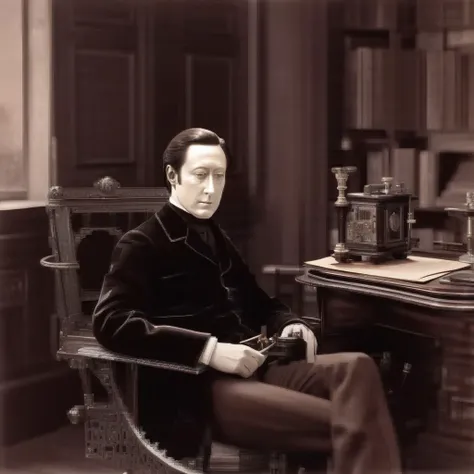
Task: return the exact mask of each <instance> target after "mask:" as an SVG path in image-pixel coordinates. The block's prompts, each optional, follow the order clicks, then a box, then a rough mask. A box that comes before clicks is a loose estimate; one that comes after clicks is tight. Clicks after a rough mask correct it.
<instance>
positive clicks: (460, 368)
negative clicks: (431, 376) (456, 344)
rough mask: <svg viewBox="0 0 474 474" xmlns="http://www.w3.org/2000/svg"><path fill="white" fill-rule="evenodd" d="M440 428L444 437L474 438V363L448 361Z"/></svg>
mask: <svg viewBox="0 0 474 474" xmlns="http://www.w3.org/2000/svg"><path fill="white" fill-rule="evenodd" d="M438 428H439V431H440V432H442V433H443V434H447V435H456V436H461V437H466V438H470V439H474V361H472V362H470V361H469V362H468V361H461V360H445V361H444V363H443V366H442V370H441V388H440V392H439V424H438Z"/></svg>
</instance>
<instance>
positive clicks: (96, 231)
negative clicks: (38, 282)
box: [43, 177, 168, 345]
mask: <svg viewBox="0 0 474 474" xmlns="http://www.w3.org/2000/svg"><path fill="white" fill-rule="evenodd" d="M167 200H168V191H167V190H166V189H165V188H122V187H121V186H120V184H119V183H118V182H117V181H115V180H114V179H113V178H110V177H105V178H102V179H100V180H98V181H97V182H96V183H94V186H93V187H90V188H85V187H84V188H62V187H60V186H55V187H52V188H51V190H50V193H49V204H48V210H47V212H48V214H49V222H50V244H51V247H52V252H53V253H52V255H51V256H50V257H47V258H46V259H43V264H44V265H45V266H51V267H52V268H55V269H58V267H59V268H60V269H61V271H60V272H55V274H56V300H57V305H56V306H57V312H58V317H59V319H60V336H59V337H60V340H59V344H60V345H61V344H62V342H63V341H64V339H65V338H71V337H92V336H91V323H92V321H91V314H92V311H93V309H94V307H95V304H96V302H97V299H98V297H99V292H100V288H101V285H102V280H103V277H104V275H105V273H106V272H107V270H108V268H109V265H110V257H111V252H112V250H113V247H114V245H115V244H116V242H117V241H118V240H119V239H120V237H121V236H122V235H123V234H124V233H125V232H127V231H128V230H130V229H132V228H134V227H136V226H137V225H139V224H140V223H141V222H143V221H144V220H145V219H146V218H147V217H149V216H151V215H153V214H154V213H155V212H157V211H158V210H159V209H160V208H161V207H162V206H163V205H164V204H165V203H166V201H167Z"/></svg>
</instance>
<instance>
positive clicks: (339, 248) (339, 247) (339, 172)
mask: <svg viewBox="0 0 474 474" xmlns="http://www.w3.org/2000/svg"><path fill="white" fill-rule="evenodd" d="M356 171H357V168H356V167H355V166H340V167H334V168H331V172H332V173H334V176H335V177H336V181H337V190H338V192H339V194H338V196H337V199H336V202H335V203H334V206H335V208H336V213H337V227H338V242H337V244H336V245H335V247H334V254H333V257H334V258H335V259H336V260H337V261H338V262H344V261H347V260H348V257H349V249H348V248H347V246H346V216H347V213H348V211H349V206H350V203H349V201H348V200H347V197H346V191H347V180H348V179H349V175H350V174H351V173H354V172H356Z"/></svg>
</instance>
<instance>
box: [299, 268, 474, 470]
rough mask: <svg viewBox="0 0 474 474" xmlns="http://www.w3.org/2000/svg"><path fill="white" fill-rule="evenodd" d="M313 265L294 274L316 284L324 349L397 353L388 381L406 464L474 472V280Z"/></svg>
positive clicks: (408, 465) (307, 282) (322, 349)
mask: <svg viewBox="0 0 474 474" xmlns="http://www.w3.org/2000/svg"><path fill="white" fill-rule="evenodd" d="M309 270H310V269H309V268H307V269H306V271H305V275H302V276H299V277H296V281H297V282H299V283H301V284H303V285H309V286H311V287H313V288H315V289H316V291H317V299H318V304H317V311H318V313H319V317H320V318H321V324H322V327H321V331H322V333H321V340H320V352H322V353H329V352H338V351H362V352H366V353H369V354H372V355H374V354H379V353H381V352H384V351H385V352H386V354H387V353H390V354H391V358H392V364H391V369H390V370H389V371H387V372H386V373H384V374H385V375H384V382H385V384H386V386H387V387H388V388H390V389H391V390H392V392H393V396H391V397H389V399H390V400H391V409H392V414H393V417H394V420H395V423H396V425H397V429H398V431H399V434H400V440H401V442H402V444H403V446H404V448H403V451H404V454H403V455H404V460H405V462H406V465H407V467H410V468H423V469H429V470H432V469H438V470H454V469H465V470H466V471H468V472H472V471H473V470H474V287H467V286H450V285H446V284H442V283H440V282H439V280H434V281H432V282H429V283H425V284H415V283H407V282H402V281H395V280H387V279H381V278H375V277H367V276H362V275H356V274H349V273H343V272H338V271H336V270H333V269H331V270H327V269H322V268H319V269H311V270H312V275H311V276H310V275H309ZM405 363H409V364H411V372H410V374H409V375H408V376H406V378H405V381H404V382H403V374H402V372H403V367H404V364H405ZM413 434H415V436H413ZM457 472H458V471H457Z"/></svg>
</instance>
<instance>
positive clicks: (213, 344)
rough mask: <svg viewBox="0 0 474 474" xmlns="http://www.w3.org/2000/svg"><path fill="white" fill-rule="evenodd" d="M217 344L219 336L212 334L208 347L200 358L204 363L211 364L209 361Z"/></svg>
mask: <svg viewBox="0 0 474 474" xmlns="http://www.w3.org/2000/svg"><path fill="white" fill-rule="evenodd" d="M216 346H217V337H214V336H212V337H211V338H210V339H209V340H208V341H207V344H206V347H205V348H204V350H203V351H202V354H201V357H200V358H199V362H200V363H201V364H204V365H209V362H210V361H211V357H212V354H214V351H215V349H216Z"/></svg>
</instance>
